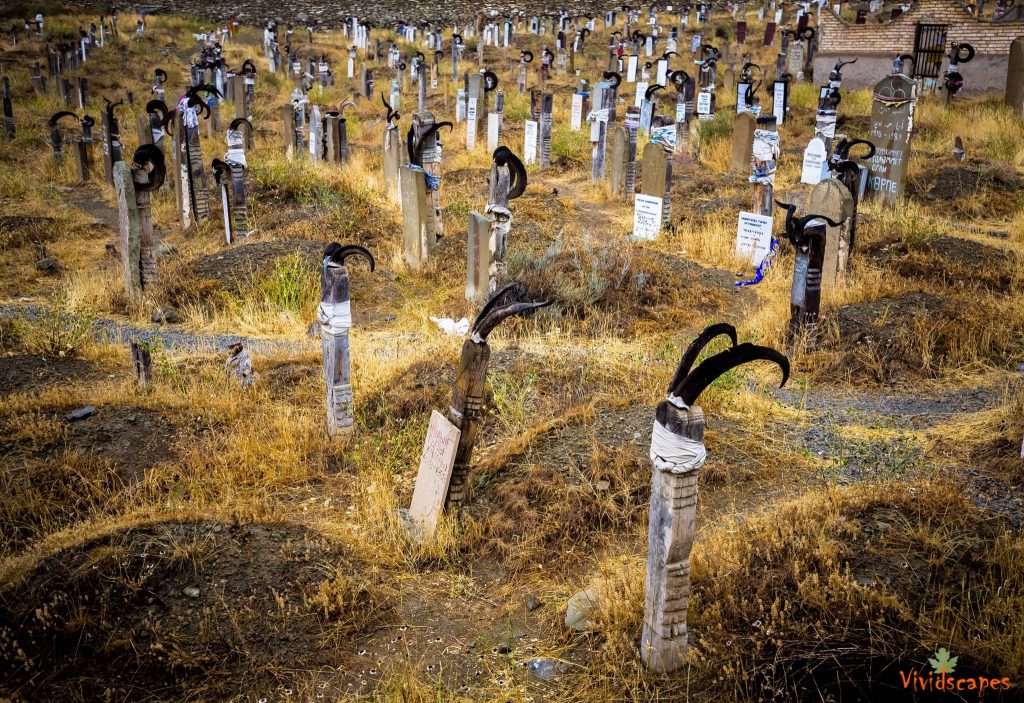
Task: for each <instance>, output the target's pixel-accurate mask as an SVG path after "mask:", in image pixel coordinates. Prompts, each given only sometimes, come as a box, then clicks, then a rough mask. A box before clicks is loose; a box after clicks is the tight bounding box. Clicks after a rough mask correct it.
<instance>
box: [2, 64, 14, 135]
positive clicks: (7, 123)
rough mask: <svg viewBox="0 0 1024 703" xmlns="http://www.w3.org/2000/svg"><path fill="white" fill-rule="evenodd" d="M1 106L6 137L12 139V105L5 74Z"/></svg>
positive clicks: (9, 83)
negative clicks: (2, 107)
mask: <svg viewBox="0 0 1024 703" xmlns="http://www.w3.org/2000/svg"><path fill="white" fill-rule="evenodd" d="M3 104H4V105H3V106H4V128H5V130H6V131H7V137H8V138H9V139H14V136H15V127H14V107H13V106H12V104H11V81H10V79H9V78H8V77H7V76H4V77H3Z"/></svg>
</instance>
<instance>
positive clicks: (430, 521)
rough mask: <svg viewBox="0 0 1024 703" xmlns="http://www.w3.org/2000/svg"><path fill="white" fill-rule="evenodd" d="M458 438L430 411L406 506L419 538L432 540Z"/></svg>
mask: <svg viewBox="0 0 1024 703" xmlns="http://www.w3.org/2000/svg"><path fill="white" fill-rule="evenodd" d="M461 434H462V432H461V431H459V428H458V427H456V426H455V425H453V424H452V423H450V422H449V421H448V419H447V418H446V417H445V416H444V415H442V414H441V413H439V412H437V411H436V410H434V411H433V412H432V413H431V414H430V425H429V426H428V427H427V436H426V439H425V440H424V441H423V454H422V455H421V456H420V468H419V471H418V472H417V473H416V486H415V487H414V488H413V491H412V504H411V505H410V506H409V517H410V518H411V519H412V521H413V523H414V524H415V525H416V526H417V527H418V528H419V529H420V531H421V532H420V536H421V537H431V536H433V534H434V531H435V530H436V529H437V521H438V519H439V518H440V517H441V514H442V513H443V512H444V499H445V496H446V495H448V482H449V481H451V478H452V468H453V467H454V466H455V452H456V450H457V449H458V448H459V437H460V436H461Z"/></svg>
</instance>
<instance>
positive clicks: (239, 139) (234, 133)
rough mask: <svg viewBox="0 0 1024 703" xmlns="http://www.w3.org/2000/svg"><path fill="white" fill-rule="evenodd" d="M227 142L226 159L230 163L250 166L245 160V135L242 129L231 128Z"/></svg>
mask: <svg viewBox="0 0 1024 703" xmlns="http://www.w3.org/2000/svg"><path fill="white" fill-rule="evenodd" d="M227 143H228V151H227V153H226V154H224V160H225V161H227V162H228V163H229V164H238V165H239V166H242V167H244V168H248V167H249V164H247V163H246V161H245V135H243V134H242V132H241V130H238V129H229V130H228V135H227Z"/></svg>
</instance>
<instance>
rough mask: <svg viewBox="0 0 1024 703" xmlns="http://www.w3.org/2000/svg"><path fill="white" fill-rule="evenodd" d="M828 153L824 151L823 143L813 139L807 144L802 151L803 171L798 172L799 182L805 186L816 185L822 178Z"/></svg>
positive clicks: (816, 138)
mask: <svg viewBox="0 0 1024 703" xmlns="http://www.w3.org/2000/svg"><path fill="white" fill-rule="evenodd" d="M827 159H828V152H827V151H826V149H825V142H824V141H822V140H821V139H819V138H818V137H815V138H814V139H812V140H811V141H810V142H808V143H807V148H806V149H804V161H803V170H802V171H801V172H800V182H801V183H806V184H807V185H812V186H813V185H817V184H818V183H819V182H820V181H821V178H822V173H823V169H824V167H825V163H826V160H827Z"/></svg>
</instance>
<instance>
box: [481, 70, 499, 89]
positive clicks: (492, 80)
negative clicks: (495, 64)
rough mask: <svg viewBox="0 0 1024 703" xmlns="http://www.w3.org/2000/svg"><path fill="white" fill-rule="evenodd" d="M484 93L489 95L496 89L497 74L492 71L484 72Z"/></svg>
mask: <svg viewBox="0 0 1024 703" xmlns="http://www.w3.org/2000/svg"><path fill="white" fill-rule="evenodd" d="M483 75H484V92H486V93H490V92H491V91H492V90H494V89H495V88H497V87H498V74H497V73H495V72H494V71H484V74H483Z"/></svg>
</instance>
